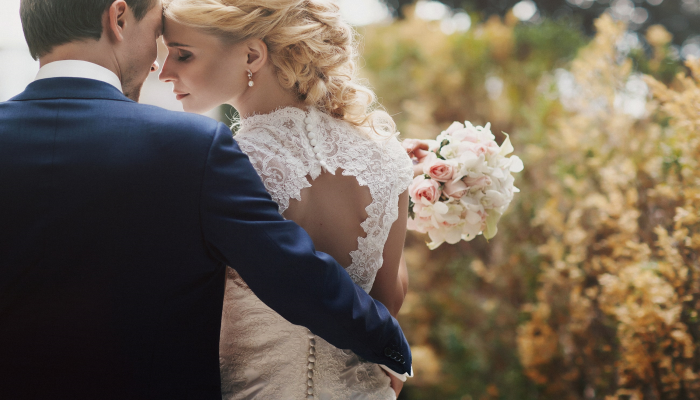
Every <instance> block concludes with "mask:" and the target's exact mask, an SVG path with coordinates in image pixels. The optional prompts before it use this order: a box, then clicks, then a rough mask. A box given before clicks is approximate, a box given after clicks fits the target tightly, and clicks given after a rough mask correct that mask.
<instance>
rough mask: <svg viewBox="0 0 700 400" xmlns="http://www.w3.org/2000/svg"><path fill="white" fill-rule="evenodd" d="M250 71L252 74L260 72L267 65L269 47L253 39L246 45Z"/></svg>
mask: <svg viewBox="0 0 700 400" xmlns="http://www.w3.org/2000/svg"><path fill="white" fill-rule="evenodd" d="M246 50H247V53H248V61H247V64H248V69H249V70H250V71H251V72H252V73H256V72H258V71H260V69H261V68H262V67H263V66H264V65H265V64H267V45H266V44H265V42H263V41H262V40H260V39H251V40H249V41H248V42H247V43H246Z"/></svg>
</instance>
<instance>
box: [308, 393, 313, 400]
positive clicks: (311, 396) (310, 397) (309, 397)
mask: <svg viewBox="0 0 700 400" xmlns="http://www.w3.org/2000/svg"><path fill="white" fill-rule="evenodd" d="M306 400H314V395H313V394H310V395H308V396H306Z"/></svg>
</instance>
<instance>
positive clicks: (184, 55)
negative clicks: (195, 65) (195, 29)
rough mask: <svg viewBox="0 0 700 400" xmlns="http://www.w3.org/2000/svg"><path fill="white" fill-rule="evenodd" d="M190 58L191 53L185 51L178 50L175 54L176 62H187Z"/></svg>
mask: <svg viewBox="0 0 700 400" xmlns="http://www.w3.org/2000/svg"><path fill="white" fill-rule="evenodd" d="M190 57H192V53H190V52H187V51H182V50H180V51H178V53H177V60H178V61H180V62H183V61H187V60H189V59H190Z"/></svg>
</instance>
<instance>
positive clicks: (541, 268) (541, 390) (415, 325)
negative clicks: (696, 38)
mask: <svg viewBox="0 0 700 400" xmlns="http://www.w3.org/2000/svg"><path fill="white" fill-rule="evenodd" d="M418 6H420V3H419V4H418V5H416V6H407V7H405V8H404V10H403V13H402V14H403V18H402V19H400V20H397V21H395V22H393V23H391V24H385V25H371V26H368V27H364V28H361V29H359V32H360V35H361V37H362V38H363V54H364V60H363V62H364V65H363V66H362V67H363V68H362V74H363V75H364V77H365V78H366V79H367V80H368V81H369V82H370V83H371V85H372V86H373V87H374V88H375V90H376V92H377V94H378V96H379V97H380V101H381V103H382V104H383V106H384V107H385V108H386V109H387V110H388V111H389V113H390V114H392V115H393V116H394V118H395V120H396V122H397V124H398V126H399V129H400V131H401V133H402V137H404V138H406V137H412V138H433V137H435V136H436V135H437V134H438V133H439V132H440V131H441V130H442V129H445V128H446V127H447V126H449V124H450V123H451V122H452V121H463V120H470V121H472V122H474V123H475V124H484V123H486V122H491V123H492V125H493V131H494V132H501V131H503V132H508V133H509V134H511V138H512V141H513V143H514V145H515V147H516V153H517V154H519V155H520V157H521V158H523V161H524V162H525V171H524V172H523V173H521V174H518V175H519V176H517V177H516V185H517V186H518V187H520V189H521V190H522V192H521V193H520V194H519V195H517V196H516V199H515V200H514V202H513V203H512V204H511V209H510V211H509V212H508V213H507V214H506V215H505V216H504V218H503V219H502V220H501V223H500V228H499V234H498V235H497V236H496V237H495V238H494V239H492V240H491V241H490V242H488V243H487V242H486V241H485V240H484V239H483V237H480V238H477V239H476V240H474V241H472V242H468V243H466V242H465V243H460V244H458V245H454V246H448V245H443V246H441V247H440V248H439V249H437V250H435V251H430V250H428V248H427V247H426V245H425V242H426V238H425V237H423V236H422V235H418V234H409V237H408V239H407V247H406V258H407V262H408V266H409V272H410V290H409V294H408V297H407V299H406V302H405V304H404V307H403V309H402V310H401V314H400V321H401V324H402V326H403V327H404V330H405V331H406V333H407V336H408V337H409V341H410V342H411V343H412V345H413V353H414V370H415V373H416V377H415V378H413V379H411V380H409V381H408V383H407V385H406V386H405V388H404V391H403V392H402V395H401V397H400V398H401V399H461V400H477V399H479V400H482V399H484V400H486V399H504V400H505V399H509V400H510V399H513V400H516V399H518V400H526V399H605V400H612V399H621V400H622V399H625V400H626V399H630V400H632V399H636V400H641V399H697V398H700V375H698V373H700V351H699V350H698V344H699V343H700V321H699V320H698V315H697V312H698V311H697V310H699V309H700V281H698V277H699V276H698V272H699V270H698V268H699V264H698V259H697V251H698V250H700V230H699V228H700V212H699V211H700V210H699V208H700V190H699V189H700V168H698V167H700V166H698V165H697V164H698V162H699V161H698V160H700V136H699V135H698V133H700V130H699V129H700V84H699V83H698V81H697V80H696V78H698V77H700V65H698V64H697V63H694V62H693V61H692V59H689V60H687V61H683V60H682V59H681V58H680V57H679V52H678V51H677V48H675V47H674V46H675V45H674V43H675V42H674V39H673V35H671V34H670V33H669V31H668V29H666V28H664V27H663V26H660V25H649V26H646V27H644V29H639V28H637V29H638V30H637V32H638V34H632V33H631V32H632V31H631V30H630V26H629V24H628V23H627V22H625V21H622V20H620V19H619V18H614V15H612V14H611V13H604V14H602V16H600V17H599V18H598V19H596V20H595V22H594V24H593V31H594V32H595V35H594V36H592V37H591V36H588V35H587V34H586V29H585V27H583V26H581V25H580V23H578V22H576V21H575V20H574V19H558V20H555V19H553V18H544V17H543V18H542V19H541V20H539V21H537V23H531V22H523V18H520V17H518V16H516V13H515V12H514V11H513V10H511V11H508V12H505V13H502V14H499V13H492V15H491V16H489V17H487V18H485V19H483V20H480V19H479V18H481V16H480V15H476V14H469V16H470V22H472V24H471V26H470V28H469V29H468V30H460V29H445V25H444V19H442V20H439V19H434V20H432V21H431V20H430V18H428V19H426V18H418V17H417V16H416V14H417V13H416V8H417V7H418ZM452 15H456V14H452ZM448 28H449V26H448ZM503 138H504V136H503V135H501V136H500V137H499V138H498V140H499V142H500V141H501V140H503Z"/></svg>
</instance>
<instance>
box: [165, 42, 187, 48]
mask: <svg viewBox="0 0 700 400" xmlns="http://www.w3.org/2000/svg"><path fill="white" fill-rule="evenodd" d="M165 45H166V46H168V47H192V46H190V45H189V44H182V43H177V42H168V43H166V44H165Z"/></svg>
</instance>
